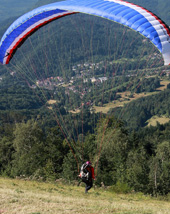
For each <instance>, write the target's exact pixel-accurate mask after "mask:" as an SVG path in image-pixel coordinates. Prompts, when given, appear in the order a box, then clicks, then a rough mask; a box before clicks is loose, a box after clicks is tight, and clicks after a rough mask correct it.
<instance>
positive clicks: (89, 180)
mask: <svg viewBox="0 0 170 214" xmlns="http://www.w3.org/2000/svg"><path fill="white" fill-rule="evenodd" d="M79 177H80V178H81V181H82V182H84V183H85V184H86V187H85V193H87V192H88V191H89V190H90V189H91V188H92V186H93V180H95V175H94V168H93V167H92V164H91V162H90V161H87V162H85V163H84V164H83V165H82V166H81V169H80V174H79Z"/></svg>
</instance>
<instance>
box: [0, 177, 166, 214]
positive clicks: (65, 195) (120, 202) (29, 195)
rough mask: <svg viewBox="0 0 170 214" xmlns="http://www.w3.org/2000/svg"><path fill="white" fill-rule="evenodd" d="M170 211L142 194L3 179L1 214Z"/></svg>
mask: <svg viewBox="0 0 170 214" xmlns="http://www.w3.org/2000/svg"><path fill="white" fill-rule="evenodd" d="M64 213H68V214H76V213H78V214H87V213H88V214H102V213H105V214H109V213H113V214H169V213H170V202H168V201H163V200H162V201H161V200H158V199H154V198H151V197H150V196H144V195H143V194H141V193H132V194H116V193H113V192H109V191H108V190H105V189H92V190H91V191H90V192H89V193H88V194H85V193H84V187H77V186H72V185H70V186H68V185H63V184H61V183H56V184H50V183H42V182H35V181H24V180H12V179H4V178H0V214H64Z"/></svg>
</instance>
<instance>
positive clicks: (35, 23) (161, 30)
mask: <svg viewBox="0 0 170 214" xmlns="http://www.w3.org/2000/svg"><path fill="white" fill-rule="evenodd" d="M78 12H80V13H85V14H90V15H95V16H99V17H102V18H106V19H109V20H112V21H115V22H118V23H120V24H123V25H125V26H127V27H129V28H131V29H133V30H135V31H137V32H139V33H140V34H142V35H143V36H145V37H146V38H148V39H149V40H150V41H151V42H152V43H153V44H154V45H155V46H156V47H157V49H158V50H159V51H160V52H161V53H162V56H163V59H164V64H165V65H169V64H170V29H169V27H168V26H167V25H166V24H165V23H164V22H163V21H162V20H161V19H160V18H159V17H157V16H156V15H155V14H153V13H152V12H150V11H148V10H146V9H144V8H142V7H140V6H138V5H135V4H132V3H129V2H126V1H123V0H79V1H77V0H67V1H62V2H56V3H52V4H48V5H45V6H42V7H39V8H37V9H34V10H32V11H30V12H28V13H26V14H24V15H23V16H21V17H20V18H18V19H17V20H16V21H15V22H14V23H13V24H12V25H11V26H10V27H9V28H8V29H7V31H6V32H5V34H4V35H3V37H2V39H1V42H0V62H1V63H2V64H8V63H9V61H10V60H11V58H12V56H13V55H14V53H15V52H16V50H17V49H18V47H20V46H21V45H22V43H23V42H24V41H25V40H26V39H27V38H28V37H29V36H30V35H31V34H32V33H34V32H35V31H36V30H38V29H39V28H40V27H42V26H44V25H46V24H48V23H50V22H52V21H53V20H55V19H58V18H61V17H64V16H68V15H71V14H75V13H78Z"/></svg>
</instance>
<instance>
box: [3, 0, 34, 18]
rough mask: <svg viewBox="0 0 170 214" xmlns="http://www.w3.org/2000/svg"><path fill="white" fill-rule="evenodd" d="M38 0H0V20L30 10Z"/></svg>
mask: <svg viewBox="0 0 170 214" xmlns="http://www.w3.org/2000/svg"><path fill="white" fill-rule="evenodd" d="M37 1H38V0H29V1H23V0H5V1H4V0H0V5H1V7H0V22H3V21H4V20H5V19H9V18H11V17H14V16H20V15H22V14H23V13H25V12H27V11H29V10H30V9H31V8H32V7H33V6H34V5H35V4H36V2H37Z"/></svg>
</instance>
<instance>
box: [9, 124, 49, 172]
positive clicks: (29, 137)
mask: <svg viewBox="0 0 170 214" xmlns="http://www.w3.org/2000/svg"><path fill="white" fill-rule="evenodd" d="M13 145H14V149H15V152H14V160H13V170H12V171H13V172H12V175H13V176H19V175H25V176H30V175H33V174H35V173H37V172H38V171H41V169H42V167H43V165H44V163H45V151H44V133H43V131H42V129H41V128H40V127H39V126H38V123H37V122H34V121H33V120H29V121H28V122H26V123H24V122H23V123H19V124H16V128H15V131H14V141H13Z"/></svg>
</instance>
